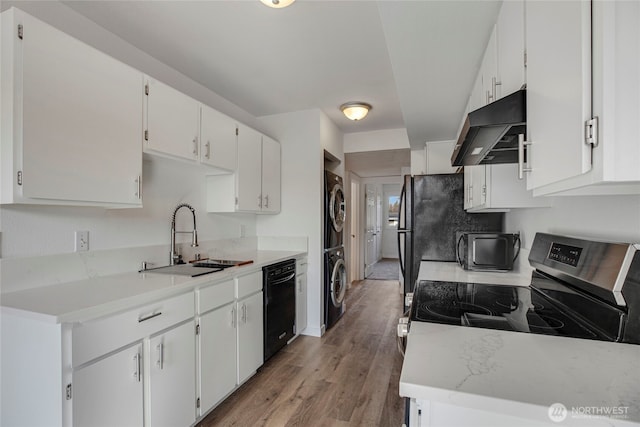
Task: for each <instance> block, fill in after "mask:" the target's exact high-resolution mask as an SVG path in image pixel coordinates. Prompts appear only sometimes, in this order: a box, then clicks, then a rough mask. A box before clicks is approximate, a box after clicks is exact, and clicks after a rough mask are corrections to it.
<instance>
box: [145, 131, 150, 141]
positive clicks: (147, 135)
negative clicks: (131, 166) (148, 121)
mask: <svg viewBox="0 0 640 427" xmlns="http://www.w3.org/2000/svg"><path fill="white" fill-rule="evenodd" d="M144 140H145V141H148V140H149V131H148V130H145V131H144Z"/></svg>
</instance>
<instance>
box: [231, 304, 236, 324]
mask: <svg viewBox="0 0 640 427" xmlns="http://www.w3.org/2000/svg"><path fill="white" fill-rule="evenodd" d="M231 327H232V328H233V329H235V328H236V308H235V307H231Z"/></svg>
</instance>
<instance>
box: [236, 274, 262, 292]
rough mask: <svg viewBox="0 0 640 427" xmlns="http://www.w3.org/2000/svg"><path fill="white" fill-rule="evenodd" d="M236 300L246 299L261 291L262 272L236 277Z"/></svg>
mask: <svg viewBox="0 0 640 427" xmlns="http://www.w3.org/2000/svg"><path fill="white" fill-rule="evenodd" d="M237 280H238V293H237V296H238V298H243V297H246V296H247V295H251V294H252V293H254V292H258V291H261V290H262V271H256V272H255V273H251V274H247V275H246V276H241V277H238V279H237Z"/></svg>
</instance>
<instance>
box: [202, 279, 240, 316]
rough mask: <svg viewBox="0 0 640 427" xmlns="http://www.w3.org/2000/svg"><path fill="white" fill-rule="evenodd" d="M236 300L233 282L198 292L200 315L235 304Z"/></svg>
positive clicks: (219, 284) (229, 281)
mask: <svg viewBox="0 0 640 427" xmlns="http://www.w3.org/2000/svg"><path fill="white" fill-rule="evenodd" d="M234 298H235V294H234V286H233V280H228V281H226V282H222V283H218V284H215V285H212V286H209V287H206V288H202V289H199V290H198V313H200V314H201V313H206V312H207V311H209V310H213V309H214V308H218V307H221V306H223V305H225V304H229V303H230V302H233V300H234Z"/></svg>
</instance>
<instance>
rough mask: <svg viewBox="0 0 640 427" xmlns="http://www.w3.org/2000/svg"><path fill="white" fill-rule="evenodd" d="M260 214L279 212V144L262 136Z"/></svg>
mask: <svg viewBox="0 0 640 427" xmlns="http://www.w3.org/2000/svg"><path fill="white" fill-rule="evenodd" d="M262 212H280V143H278V142H277V141H274V140H273V139H271V138H269V137H268V136H265V135H263V136H262Z"/></svg>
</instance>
